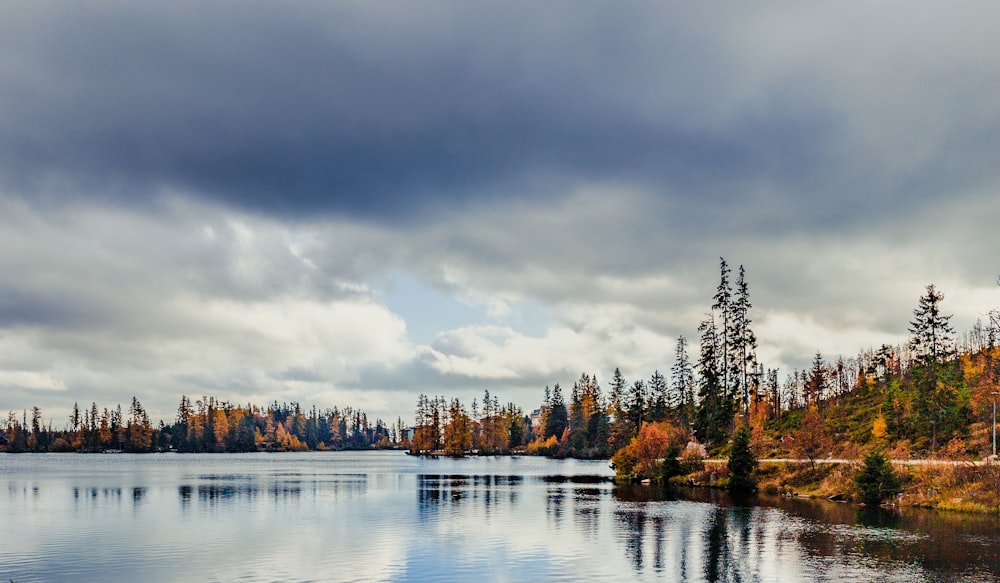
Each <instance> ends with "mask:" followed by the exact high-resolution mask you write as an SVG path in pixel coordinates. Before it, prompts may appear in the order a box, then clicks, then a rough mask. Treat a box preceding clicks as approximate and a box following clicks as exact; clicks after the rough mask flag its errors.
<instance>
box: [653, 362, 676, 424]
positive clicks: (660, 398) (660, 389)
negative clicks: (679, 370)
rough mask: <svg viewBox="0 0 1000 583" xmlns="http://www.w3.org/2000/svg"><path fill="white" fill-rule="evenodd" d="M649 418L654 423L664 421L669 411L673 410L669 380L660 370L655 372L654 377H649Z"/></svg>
mask: <svg viewBox="0 0 1000 583" xmlns="http://www.w3.org/2000/svg"><path fill="white" fill-rule="evenodd" d="M648 388H649V399H650V402H651V405H650V407H649V418H650V419H651V420H652V421H663V420H664V419H666V418H667V411H668V410H669V409H670V408H671V399H670V393H669V388H668V387H667V379H665V378H664V377H663V375H662V374H660V371H659V370H655V371H653V376H651V377H649V385H648Z"/></svg>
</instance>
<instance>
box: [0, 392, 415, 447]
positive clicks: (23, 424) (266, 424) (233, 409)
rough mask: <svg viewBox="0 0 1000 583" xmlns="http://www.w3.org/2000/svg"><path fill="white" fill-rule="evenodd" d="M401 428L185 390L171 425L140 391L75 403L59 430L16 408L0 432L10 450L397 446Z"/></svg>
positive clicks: (334, 412)
mask: <svg viewBox="0 0 1000 583" xmlns="http://www.w3.org/2000/svg"><path fill="white" fill-rule="evenodd" d="M403 431H404V428H403V424H402V421H400V420H397V423H396V424H394V425H393V426H388V425H386V424H385V423H384V422H383V421H382V420H380V419H377V420H376V421H375V422H374V423H371V422H370V421H369V419H368V416H367V414H366V413H365V412H364V411H361V410H359V409H354V408H352V407H345V408H343V409H340V408H337V407H334V408H332V409H325V410H322V411H320V410H319V409H317V408H316V407H315V406H313V407H312V408H310V409H308V410H305V409H303V408H302V407H301V406H300V405H299V403H295V402H293V403H278V402H277V401H275V402H273V403H271V404H270V405H268V406H266V407H259V406H254V405H249V404H248V405H236V404H233V403H230V402H228V401H222V400H218V399H216V398H214V397H203V398H201V399H197V400H195V401H192V400H191V399H189V398H188V397H187V396H186V395H184V396H181V401H180V405H179V406H178V408H177V415H176V417H175V419H174V422H173V423H170V424H165V423H164V422H162V421H161V422H160V423H159V424H158V425H155V426H154V425H153V424H152V423H151V422H150V420H149V415H148V414H147V412H146V410H145V408H144V407H143V406H142V404H141V403H140V402H139V400H138V399H137V398H135V397H133V398H132V403H131V405H130V406H129V408H128V414H127V415H125V414H124V413H123V411H122V408H121V405H117V406H115V407H114V408H112V409H109V408H104V409H99V408H98V406H97V404H96V403H92V404H91V406H90V407H89V408H85V409H82V410H81V408H80V407H79V405H78V404H76V403H74V404H73V411H72V413H71V414H70V416H69V422H68V425H67V426H66V427H65V428H63V429H54V428H53V427H52V423H51V421H50V422H49V423H48V424H45V423H43V422H42V412H41V410H40V409H39V408H38V407H33V408H32V409H31V420H30V422H29V421H28V411H22V413H21V416H20V418H19V417H18V415H17V414H16V413H14V412H10V413H9V414H8V417H7V425H6V428H5V430H4V431H3V432H0V446H3V447H4V448H5V450H6V451H7V452H10V453H20V452H46V451H51V452H106V451H122V452H129V453H147V452H154V451H180V452H250V451H307V450H324V449H369V448H383V447H392V446H394V445H395V444H396V443H397V442H398V441H399V436H400V435H401V433H402V432H403Z"/></svg>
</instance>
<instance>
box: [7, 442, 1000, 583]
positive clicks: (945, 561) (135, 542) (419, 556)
mask: <svg viewBox="0 0 1000 583" xmlns="http://www.w3.org/2000/svg"><path fill="white" fill-rule="evenodd" d="M610 477H611V471H610V469H609V468H608V467H607V462H582V461H575V460H548V459H542V458H473V459H463V460H452V459H421V458H413V457H409V456H405V455H403V454H400V453H398V452H356V453H350V452H337V453H331V452H323V453H321V452H314V453H301V454H243V455H208V454H199V455H177V454H163V455H146V456H130V455H113V456H112V455H109V456H99V455H72V454H68V455H61V454H44V455H21V456H13V455H6V456H0V493H3V492H6V495H3V494H0V516H2V517H3V527H4V528H3V529H2V537H3V538H2V540H0V581H6V580H9V579H11V578H13V579H14V580H15V581H18V583H22V582H24V581H90V580H102V581H134V580H140V579H141V580H143V581H231V580H243V581H426V580H436V581H469V580H475V581H477V582H478V581H581V580H591V581H614V580H618V581H663V580H669V581H704V582H714V581H733V582H735V581H810V582H812V581H876V580H877V581H991V580H996V579H998V578H1000V564H998V563H1000V561H998V558H997V552H996V550H994V549H995V548H996V547H997V543H998V542H1000V536H998V535H997V526H998V523H997V521H996V520H995V519H993V518H988V517H982V516H965V515H950V514H942V513H933V512H927V511H922V512H916V511H907V512H902V513H900V514H889V513H885V512H882V511H875V512H872V511H865V510H863V509H859V508H858V507H855V506H851V505H846V504H835V503H830V502H826V501H814V500H798V499H795V500H788V499H772V498H760V499H756V500H754V501H750V502H748V501H733V500H730V499H729V498H728V497H726V496H725V495H724V494H723V493H721V492H718V491H714V490H691V491H687V490H685V491H682V492H671V491H664V490H660V489H657V488H652V487H648V486H616V485H615V484H613V483H612V482H611V481H610Z"/></svg>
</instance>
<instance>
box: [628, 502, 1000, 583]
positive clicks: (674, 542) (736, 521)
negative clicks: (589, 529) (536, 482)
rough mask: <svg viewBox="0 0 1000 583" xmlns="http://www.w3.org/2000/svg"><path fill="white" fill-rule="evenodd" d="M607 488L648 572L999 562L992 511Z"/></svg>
mask: <svg viewBox="0 0 1000 583" xmlns="http://www.w3.org/2000/svg"><path fill="white" fill-rule="evenodd" d="M614 497H615V499H616V500H617V501H618V508H617V509H616V512H615V513H616V517H617V520H616V524H617V525H618V527H619V529H620V535H619V537H618V538H619V540H620V541H621V547H622V550H623V551H624V552H625V553H626V555H627V556H628V558H629V561H630V563H631V565H632V567H633V568H634V570H635V572H636V575H642V574H644V573H645V572H646V571H647V570H649V568H650V565H649V564H648V561H647V560H646V557H647V556H648V553H650V552H651V553H652V556H653V561H652V571H653V572H655V573H660V574H664V575H666V576H668V577H669V578H671V579H675V580H681V581H708V582H711V583H715V582H723V581H725V582H739V581H757V580H775V581H802V580H816V581H836V580H859V581H862V580H870V578H875V579H879V580H886V581H926V580H935V581H952V580H956V581H957V580H960V581H988V580H993V577H994V576H995V575H996V574H997V573H998V572H1000V557H998V551H997V543H998V542H1000V537H998V534H997V533H998V530H997V527H998V526H1000V521H998V520H997V519H996V518H993V517H984V516H968V515H952V514H948V513H940V512H938V513H935V512H930V511H922V510H907V511H904V512H888V511H885V510H883V509H871V508H861V507H858V506H854V505H849V504H837V503H833V502H828V501H826V500H808V499H806V500H803V499H783V498H768V497H759V498H753V499H743V500H733V499H732V498H730V497H729V496H728V495H726V494H725V493H723V492H719V491H714V490H686V489H685V490H683V491H680V492H677V491H671V490H664V489H660V488H657V487H650V486H635V485H620V486H617V487H616V488H615V490H614ZM956 565H964V567H962V568H961V571H960V572H956ZM886 574H890V575H886ZM640 578H641V577H640ZM866 578H869V579H866Z"/></svg>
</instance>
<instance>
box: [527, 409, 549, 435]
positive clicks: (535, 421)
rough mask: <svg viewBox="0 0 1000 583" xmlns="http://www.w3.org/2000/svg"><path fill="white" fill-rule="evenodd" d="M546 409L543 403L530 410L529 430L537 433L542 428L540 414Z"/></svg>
mask: <svg viewBox="0 0 1000 583" xmlns="http://www.w3.org/2000/svg"><path fill="white" fill-rule="evenodd" d="M546 409H548V407H546V406H545V405H542V406H541V407H539V408H538V409H535V410H534V411H532V412H531V431H532V432H533V433H534V434H535V435H538V434H539V431H540V430H541V429H542V414H543V413H545V410H546Z"/></svg>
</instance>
